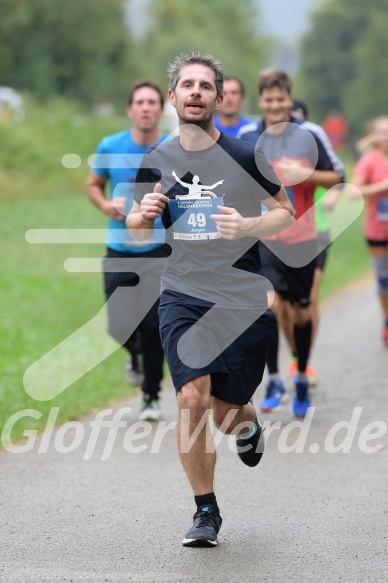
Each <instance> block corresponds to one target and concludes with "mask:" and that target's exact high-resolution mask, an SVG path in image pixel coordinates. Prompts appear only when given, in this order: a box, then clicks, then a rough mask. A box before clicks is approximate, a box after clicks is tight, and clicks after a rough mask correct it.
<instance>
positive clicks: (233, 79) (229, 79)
mask: <svg viewBox="0 0 388 583" xmlns="http://www.w3.org/2000/svg"><path fill="white" fill-rule="evenodd" d="M225 81H236V83H238V84H239V87H240V93H241V95H242V96H243V97H245V86H244V83H243V82H242V81H241V79H240V78H239V77H235V76H234V75H226V76H225V78H224V85H225Z"/></svg>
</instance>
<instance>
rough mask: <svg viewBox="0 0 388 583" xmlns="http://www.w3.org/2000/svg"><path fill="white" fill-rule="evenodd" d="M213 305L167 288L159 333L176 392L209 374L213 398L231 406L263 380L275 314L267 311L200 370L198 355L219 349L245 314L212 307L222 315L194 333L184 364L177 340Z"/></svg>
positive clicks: (241, 401)
mask: <svg viewBox="0 0 388 583" xmlns="http://www.w3.org/2000/svg"><path fill="white" fill-rule="evenodd" d="M206 304H207V305H206ZM211 307H212V304H209V303H205V302H204V303H203V305H198V304H197V303H193V298H191V297H190V296H187V295H184V294H180V293H177V292H173V291H170V290H165V291H164V292H163V293H162V295H161V297H160V304H159V322H160V335H161V339H162V344H163V348H164V352H165V355H166V359H167V362H168V366H169V368H170V373H171V377H172V381H173V383H174V386H175V390H176V391H177V392H178V391H179V390H180V389H181V388H182V387H183V385H185V384H186V383H187V382H189V381H190V380H193V379H195V378H197V377H200V376H204V375H210V379H211V394H212V395H214V396H215V397H217V398H218V399H221V400H222V401H225V402H227V403H232V404H236V405H245V404H246V403H248V402H249V400H250V399H251V397H252V395H253V394H254V392H255V390H256V388H257V387H258V385H259V384H260V382H261V380H262V377H263V372H264V368H265V362H266V354H267V347H268V344H269V341H270V339H271V337H272V335H273V333H274V331H275V330H276V319H275V316H274V314H273V313H272V312H271V311H270V310H265V311H264V313H263V314H262V316H261V317H259V318H258V319H257V320H255V321H254V322H253V324H251V325H250V326H249V327H248V328H247V329H246V330H245V331H244V332H242V333H241V334H240V335H239V336H238V338H236V339H234V340H233V341H232V342H231V344H229V346H227V347H226V348H225V349H224V350H222V349H220V350H218V352H219V354H218V355H217V356H216V358H214V359H213V360H212V361H211V362H210V363H206V364H205V366H199V363H200V359H197V356H198V355H201V354H202V355H206V352H209V351H211V350H214V349H217V347H218V346H219V345H220V344H221V343H222V342H223V341H224V338H225V337H226V335H227V331H226V329H227V328H228V330H233V327H235V329H237V327H238V324H239V322H241V320H242V319H243V318H244V315H243V314H242V312H243V311H242V310H237V309H234V310H230V309H222V308H214V309H217V310H219V311H218V312H217V315H216V316H215V317H214V318H213V320H212V322H211V325H206V324H202V323H201V324H200V325H198V326H197V327H196V328H195V329H193V330H191V333H192V334H193V336H192V338H191V340H190V342H189V343H188V346H187V350H186V352H187V358H184V360H185V362H182V360H181V358H180V356H179V355H181V356H182V353H181V352H179V350H178V343H179V340H180V339H181V338H182V336H183V335H184V334H185V332H187V331H189V330H190V329H191V328H192V327H193V326H194V324H196V323H197V322H198V321H199V320H200V319H201V318H202V316H204V315H205V314H206V313H207V312H208V311H209V310H210V309H211ZM226 322H228V325H226ZM194 331H195V332H194ZM181 345H182V344H181ZM181 345H180V346H181ZM190 351H192V355H193V357H195V359H194V360H196V361H197V365H195V363H194V362H192V363H191V364H192V365H193V366H190Z"/></svg>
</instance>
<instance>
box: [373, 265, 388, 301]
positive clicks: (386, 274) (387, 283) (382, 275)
mask: <svg viewBox="0 0 388 583" xmlns="http://www.w3.org/2000/svg"><path fill="white" fill-rule="evenodd" d="M372 263H373V267H374V270H375V273H376V277H377V286H378V290H379V292H380V293H388V257H372Z"/></svg>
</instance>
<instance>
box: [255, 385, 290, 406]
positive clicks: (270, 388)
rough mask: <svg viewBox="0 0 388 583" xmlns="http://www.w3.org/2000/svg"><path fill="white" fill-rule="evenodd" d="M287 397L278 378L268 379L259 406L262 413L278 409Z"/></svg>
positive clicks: (283, 386)
mask: <svg viewBox="0 0 388 583" xmlns="http://www.w3.org/2000/svg"><path fill="white" fill-rule="evenodd" d="M286 399H287V391H286V387H285V385H284V383H283V381H281V380H280V379H270V380H269V381H268V385H267V389H266V393H265V397H264V399H263V400H262V401H261V403H260V405H259V408H260V410H261V411H262V412H263V413H271V412H273V411H279V410H280V409H281V405H282V403H283V402H284V401H286Z"/></svg>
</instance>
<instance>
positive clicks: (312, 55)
mask: <svg viewBox="0 0 388 583" xmlns="http://www.w3.org/2000/svg"><path fill="white" fill-rule="evenodd" d="M387 24H388V16H387V0H358V1H357V2H354V1H353V0H330V1H329V2H327V3H324V4H323V5H321V6H320V7H319V8H318V9H317V10H316V11H315V12H314V13H313V15H312V28H311V31H310V32H309V33H308V34H306V35H305V37H304V39H303V42H302V51H301V54H302V65H301V72H300V75H299V78H298V82H297V85H298V88H299V93H300V94H301V95H303V96H304V98H305V99H306V101H308V102H309V104H310V105H311V107H312V110H313V113H314V117H316V118H317V119H322V118H323V117H324V116H325V114H326V113H327V111H328V110H329V109H339V110H340V111H342V113H343V114H345V116H346V118H347V119H348V120H349V122H350V124H351V127H352V129H353V130H354V131H356V132H358V131H360V130H362V128H363V125H364V122H365V121H366V120H367V119H368V118H369V117H371V116H372V117H373V116H374V115H377V114H378V113H381V101H382V99H381V95H382V94H383V93H384V92H383V91H382V92H381V94H379V92H376V91H374V90H373V87H372V86H371V85H370V82H373V83H376V82H377V80H378V86H381V85H380V84H381V82H383V83H384V78H386V73H385V74H384V75H383V74H382V71H381V67H383V60H382V59H381V57H382V55H384V54H386V53H385V52H384V50H386V46H387V40H386V37H385V38H384V33H383V32H382V31H384V27H385V30H386V28H387ZM380 65H381V66H380ZM376 66H377V70H376ZM377 71H379V73H378V72H377ZM375 73H376V74H375Z"/></svg>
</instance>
